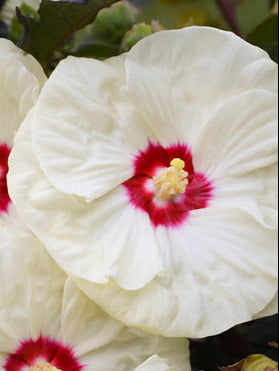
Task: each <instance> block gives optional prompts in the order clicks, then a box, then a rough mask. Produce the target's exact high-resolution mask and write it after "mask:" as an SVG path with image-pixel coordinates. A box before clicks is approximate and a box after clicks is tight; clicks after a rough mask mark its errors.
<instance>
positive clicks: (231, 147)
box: [192, 90, 278, 182]
mask: <svg viewBox="0 0 279 371" xmlns="http://www.w3.org/2000/svg"><path fill="white" fill-rule="evenodd" d="M277 99H278V96H277V94H273V93H270V92H268V91H265V90H253V91H250V92H247V93H244V94H242V95H239V96H237V97H236V98H233V99H230V100H229V101H227V102H226V103H225V104H224V105H223V106H222V107H221V108H220V109H219V110H218V111H217V112H216V113H215V115H214V116H213V117H212V118H211V119H210V121H209V122H208V123H207V124H206V126H205V127H204V129H203V131H202V133H201V134H200V136H199V137H198V138H197V140H196V143H194V144H193V145H192V149H193V160H194V166H195V170H196V171H198V172H202V173H204V174H207V175H208V176H209V177H210V178H212V179H218V180H222V179H223V178H231V179H230V182H232V181H233V177H234V176H240V175H245V174H249V173H251V172H252V171H255V170H259V169H261V168H265V167H267V166H270V165H272V164H274V163H276V162H277V153H278V140H277V133H278V128H277V126H278V125H277V124H278V104H277Z"/></svg>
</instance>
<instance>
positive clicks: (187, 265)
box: [77, 207, 277, 337]
mask: <svg viewBox="0 0 279 371" xmlns="http://www.w3.org/2000/svg"><path fill="white" fill-rule="evenodd" d="M200 230H202V231H203V232H202V233H199V232H198V231H200ZM139 233H140V231H139ZM156 235H157V240H158V243H159V244H160V247H161V250H162V251H164V258H165V260H164V263H165V270H164V272H163V273H162V274H161V275H160V276H157V277H156V278H155V279H154V280H153V281H152V282H151V283H150V284H148V285H147V286H145V287H144V288H143V289H141V290H137V291H133V292H129V291H123V290H122V289H121V288H120V287H117V286H116V285H111V284H107V285H106V287H105V288H103V285H93V284H92V283H89V282H86V281H82V280H80V279H78V280H77V283H78V285H79V286H80V287H81V288H82V289H83V290H85V292H86V293H87V295H89V296H90V297H91V298H92V299H94V300H96V302H98V303H99V304H100V305H101V306H103V307H104V308H105V310H106V311H108V312H109V313H111V314H113V315H114V316H115V317H116V318H121V320H123V321H124V322H125V323H127V324H129V325H132V324H133V325H134V324H135V323H136V325H137V326H138V327H139V328H141V329H144V330H145V331H154V329H156V330H155V331H160V333H162V334H164V335H165V336H183V334H185V333H187V335H188V336H189V337H194V336H197V334H199V336H200V337H204V336H207V334H208V333H214V334H217V333H221V332H223V331H225V330H226V329H227V328H229V327H233V326H234V325H235V324H236V323H241V322H245V321H248V320H250V319H251V318H252V317H253V313H258V312H259V311H261V310H262V309H263V307H264V306H265V303H268V302H269V301H271V299H272V298H273V296H274V295H275V292H276V291H277V263H276V262H275V261H276V257H277V251H276V249H275V248H274V246H273V244H274V240H275V239H276V232H275V231H272V232H270V230H269V229H266V228H265V227H263V226H260V225H258V223H257V222H256V221H255V220H254V219H253V218H252V217H251V216H249V214H247V213H245V212H243V211H241V210H239V209H237V208H235V209H229V208H217V207H216V208H208V209H206V210H197V211H195V212H194V213H193V215H192V217H191V220H190V221H189V223H187V224H186V225H185V227H184V228H183V229H181V230H172V231H166V230H165V229H164V228H159V229H158V230H157V231H156ZM169 303H171V306H170V305H169ZM128 305H129V307H128ZM131 306H132V307H131ZM165 308H167V309H168V313H167V316H166V313H165ZM158 329H159V330H158ZM175 334H176V335H175Z"/></svg>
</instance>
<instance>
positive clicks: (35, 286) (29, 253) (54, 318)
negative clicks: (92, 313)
mask: <svg viewBox="0 0 279 371" xmlns="http://www.w3.org/2000/svg"><path fill="white" fill-rule="evenodd" d="M15 257H16V259H15ZM11 267H12V268H11ZM0 272H1V282H2V283H3V284H1V290H0V303H1V307H0V317H1V321H0V349H1V352H3V353H4V352H7V353H8V352H11V351H14V350H15V349H16V348H17V347H18V346H19V344H20V342H21V341H23V340H26V337H28V338H29V337H34V338H37V337H39V336H40V334H41V332H45V333H48V334H49V335H52V336H53V337H54V338H55V337H56V335H57V333H58V331H59V327H60V311H61V300H60V297H61V295H62V292H63V285H64V280H65V275H64V273H63V272H62V271H61V270H60V269H59V268H58V266H57V265H56V264H54V262H53V260H52V259H51V258H50V257H49V255H48V253H47V252H46V251H45V249H44V247H43V246H42V245H41V244H40V242H39V241H38V240H37V239H36V238H34V237H27V238H24V239H15V240H13V241H10V242H7V243H5V244H2V245H1V246H0ZM38 277H39V278H40V279H38ZM46 282H47V283H48V284H47V285H46Z"/></svg>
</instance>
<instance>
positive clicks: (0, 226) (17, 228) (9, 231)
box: [0, 202, 31, 244]
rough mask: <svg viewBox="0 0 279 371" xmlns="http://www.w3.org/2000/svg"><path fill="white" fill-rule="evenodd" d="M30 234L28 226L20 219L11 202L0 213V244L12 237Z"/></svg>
mask: <svg viewBox="0 0 279 371" xmlns="http://www.w3.org/2000/svg"><path fill="white" fill-rule="evenodd" d="M30 234H31V232H30V230H29V228H28V227H27V226H26V225H25V223H24V222H23V221H22V219H21V218H20V216H19V215H18V212H17V210H16V208H15V205H14V204H13V203H12V202H11V203H10V204H9V206H8V211H7V212H3V213H1V214H0V244H3V243H5V242H8V241H10V240H12V239H14V238H23V237H28V236H30Z"/></svg>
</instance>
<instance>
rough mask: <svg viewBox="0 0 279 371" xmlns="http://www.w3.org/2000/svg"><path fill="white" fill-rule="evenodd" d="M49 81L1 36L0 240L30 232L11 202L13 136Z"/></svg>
mask: <svg viewBox="0 0 279 371" xmlns="http://www.w3.org/2000/svg"><path fill="white" fill-rule="evenodd" d="M45 81H46V76H45V74H44V72H43V69H42V67H41V66H40V64H39V63H38V62H37V61H36V60H35V59H34V58H33V57H32V56H31V55H28V54H26V53H24V52H23V51H22V50H21V49H19V48H17V47H16V46H15V45H14V44H13V43H12V42H11V41H8V40H6V39H0V112H1V120H0V243H2V242H6V241H8V240H9V239H10V238H13V237H15V236H26V235H27V234H28V233H29V232H28V230H27V228H26V226H25V225H24V223H23V222H22V220H21V219H20V218H19V217H18V214H17V212H16V210H15V207H14V205H13V204H12V203H11V202H10V198H9V194H8V189H7V184H6V173H7V171H8V164H7V159H8V156H9V152H10V150H11V148H12V146H13V139H14V135H15V133H16V131H17V130H18V128H19V126H20V124H21V123H22V121H23V120H24V118H25V116H26V115H27V113H28V111H29V110H30V109H31V108H32V107H33V106H34V104H35V102H36V101H37V99H38V95H39V92H40V90H41V88H42V86H43V84H44V83H45Z"/></svg>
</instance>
